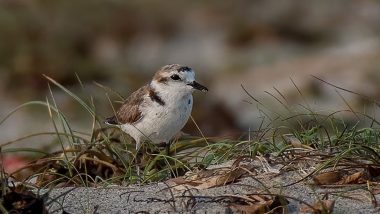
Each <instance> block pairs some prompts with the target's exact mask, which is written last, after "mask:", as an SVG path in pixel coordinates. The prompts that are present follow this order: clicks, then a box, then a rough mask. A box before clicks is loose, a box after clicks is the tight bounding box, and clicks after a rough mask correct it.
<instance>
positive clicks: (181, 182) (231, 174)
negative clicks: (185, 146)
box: [166, 166, 249, 191]
mask: <svg viewBox="0 0 380 214" xmlns="http://www.w3.org/2000/svg"><path fill="white" fill-rule="evenodd" d="M242 167H246V166H242ZM242 167H236V168H233V169H226V168H223V169H220V168H219V169H212V170H207V169H206V170H202V171H200V172H197V173H196V174H192V175H190V176H189V175H188V176H186V177H185V176H183V177H178V178H173V179H170V180H168V181H167V182H166V183H167V184H168V185H170V186H172V187H173V188H174V189H175V190H179V191H181V190H186V189H189V188H190V189H199V190H201V189H208V188H212V187H217V186H222V185H226V184H228V183H232V182H234V181H236V180H237V179H239V178H240V177H241V176H242V175H244V174H246V173H247V171H246V170H245V169H244V168H242ZM246 168H248V167H246ZM248 170H249V168H248Z"/></svg>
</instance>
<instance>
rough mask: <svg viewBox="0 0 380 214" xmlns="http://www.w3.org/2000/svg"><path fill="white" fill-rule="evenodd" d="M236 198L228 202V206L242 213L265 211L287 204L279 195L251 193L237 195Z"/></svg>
mask: <svg viewBox="0 0 380 214" xmlns="http://www.w3.org/2000/svg"><path fill="white" fill-rule="evenodd" d="M237 198H238V200H237V201H236V202H235V203H233V204H230V205H229V207H230V208H233V209H236V210H237V211H240V212H243V213H265V212H268V211H270V210H273V209H275V208H277V207H280V206H284V205H287V204H289V202H288V201H287V200H286V199H285V198H281V197H279V196H275V197H274V198H269V197H267V196H264V195H256V194H251V195H246V196H238V197H237ZM280 213H281V212H280Z"/></svg>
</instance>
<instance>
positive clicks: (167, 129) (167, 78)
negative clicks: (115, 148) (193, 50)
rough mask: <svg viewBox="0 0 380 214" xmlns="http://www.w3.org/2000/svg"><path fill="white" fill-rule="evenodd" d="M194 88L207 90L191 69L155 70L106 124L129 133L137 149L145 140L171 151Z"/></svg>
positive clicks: (174, 67)
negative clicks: (170, 147)
mask: <svg viewBox="0 0 380 214" xmlns="http://www.w3.org/2000/svg"><path fill="white" fill-rule="evenodd" d="M195 90H200V91H203V92H206V91H208V89H207V88H206V87H205V86H203V85H201V84H199V83H198V82H196V81H195V74H194V71H193V70H192V69H191V68H189V67H187V66H182V65H178V64H172V65H166V66H164V67H162V68H161V69H160V70H158V71H157V72H156V74H155V75H154V77H153V80H152V81H151V82H150V83H149V84H148V85H145V86H143V87H141V88H140V89H138V90H137V91H135V92H133V93H132V94H131V96H129V97H128V98H127V99H126V100H125V102H124V104H123V105H122V106H121V107H120V109H119V110H118V111H117V112H116V115H115V116H113V117H110V118H107V119H106V123H107V124H109V125H116V126H118V127H119V128H120V129H121V130H122V131H124V132H125V133H127V134H129V135H130V136H131V137H132V138H133V139H134V140H135V141H136V151H138V150H139V149H140V146H141V143H142V142H144V141H146V140H150V141H152V142H153V143H155V144H162V143H165V145H166V149H167V151H168V150H169V146H170V144H169V143H170V140H171V139H172V138H173V137H174V136H175V135H176V134H177V133H178V132H180V130H181V129H182V128H183V127H184V126H185V124H186V122H187V120H188V119H189V117H190V114H191V110H192V107H193V96H192V93H193V92H194V91H195Z"/></svg>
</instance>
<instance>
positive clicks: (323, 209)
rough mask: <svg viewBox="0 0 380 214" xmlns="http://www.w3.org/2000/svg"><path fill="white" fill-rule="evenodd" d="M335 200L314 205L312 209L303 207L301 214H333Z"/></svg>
mask: <svg viewBox="0 0 380 214" xmlns="http://www.w3.org/2000/svg"><path fill="white" fill-rule="evenodd" d="M334 204H335V200H321V201H318V202H317V203H315V204H313V205H312V207H310V206H307V205H305V204H304V205H302V206H301V207H300V213H318V214H319V213H332V212H333V210H334Z"/></svg>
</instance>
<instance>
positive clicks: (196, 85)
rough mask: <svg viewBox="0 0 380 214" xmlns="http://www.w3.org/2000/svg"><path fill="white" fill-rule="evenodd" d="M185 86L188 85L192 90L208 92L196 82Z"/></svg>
mask: <svg viewBox="0 0 380 214" xmlns="http://www.w3.org/2000/svg"><path fill="white" fill-rule="evenodd" d="M187 85H190V86H192V87H193V88H194V89H197V90H200V91H203V92H206V91H208V89H207V88H206V87H205V86H203V85H201V84H199V83H198V82H196V81H194V82H192V83H188V84H187Z"/></svg>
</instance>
